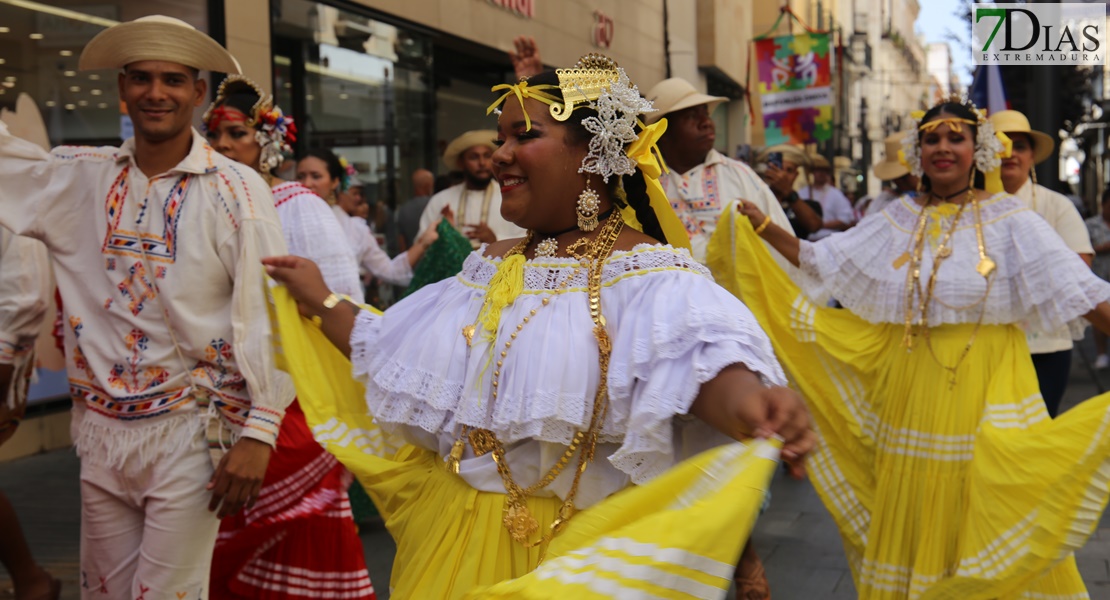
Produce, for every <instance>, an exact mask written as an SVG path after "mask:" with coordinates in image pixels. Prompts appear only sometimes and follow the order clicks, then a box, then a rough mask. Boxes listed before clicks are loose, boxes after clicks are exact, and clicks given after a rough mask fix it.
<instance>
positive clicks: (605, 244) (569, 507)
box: [447, 212, 624, 548]
mask: <svg viewBox="0 0 1110 600" xmlns="http://www.w3.org/2000/svg"><path fill="white" fill-rule="evenodd" d="M623 228H624V220H623V219H621V217H620V213H616V212H615V213H613V215H612V216H611V217H610V218H609V219H607V220H606V222H605V226H604V227H602V229H601V231H600V232H598V235H597V237H596V238H594V240H593V241H592V242H591V241H589V240H588V239H587V238H585V237H583V238H581V239H579V240H578V241H576V242H575V243H573V244H571V245H570V246H569V247H568V248H567V252H568V253H569V254H570V255H571V256H573V257H574V258H577V259H578V260H579V265H578V267H576V268H575V269H574V271H573V272H571V274H570V275H568V276H567V277H566V279H564V280H563V282H562V283H561V284H560V285H559V288H558V289H562V288H563V287H565V286H566V285H567V284H568V282H569V281H571V280H572V279H573V278H574V277H575V275H576V274H577V273H578V272H579V271H580V270H581V269H582V268H583V267H584V268H586V269H587V293H588V296H589V307H590V317H591V319H593V321H594V330H593V333H594V337H595V338H597V342H598V363H599V365H600V367H601V377H600V381H599V383H598V387H597V392H596V394H595V395H594V404H593V410H592V413H591V415H590V424H589V426H588V427H587V429H586V430H585V431H578V432H575V434H574V437H573V438H572V439H571V442H570V444H569V445H568V446H567V449H566V450H565V451H564V452H563V454H562V456H560V457H559V460H558V461H556V463H555V465H554V466H552V467H551V469H549V470H548V472H547V473H546V474H545V475H544V476H543V477H541V478H540V480H539V481H537V482H536V483H534V484H532V485H530V486H528V487H522V486H521V485H520V484H518V483H517V482H516V481H515V480H514V479H513V476H512V471H511V470H510V468H509V463H508V461H507V460H505V446H504V444H502V443H501V440H499V439H497V435H496V434H494V433H493V432H492V431H490V430H488V429H479V428H471V427H469V426H466V425H464V426H463V427H462V430H461V432H460V434H459V437H458V438H456V440H455V443H454V444H453V445H452V447H451V452H450V455H449V456H448V459H447V468H448V469H449V470H451V471H452V472H454V473H456V474H457V473H458V472H459V462H460V461H461V460H462V455H463V450H464V448H465V445H466V443H467V442H469V443H470V447H471V449H472V450H473V451H474V455H475V456H483V455H485V454H490V455H491V457H492V458H493V461H494V464H495V465H496V466H497V473H498V475H500V476H501V481H502V483H503V484H504V485H505V508H504V515H503V517H502V523H503V524H504V525H505V528H506V529H507V530H508V531H509V535H510V536H511V537H512V538H513V540H514V541H515V542H517V543H519V544H522V545H523V546H524V547H526V548H532V547H535V546H540V545H542V544H545V543H547V542H549V541H550V540H551V539H552V538H553V537H554V536H555V535H556V534H558V533H559V532H560V531H562V529H563V527H565V525H566V523H567V521H569V520H570V518H571V517H572V516H573V515H574V512H575V507H574V499H575V497H576V496H577V495H578V486H579V483H580V482H581V478H582V474H583V473H585V471H586V467H587V466H589V464H590V462H592V461H593V458H594V453H595V451H596V448H597V440H598V438H599V436H600V433H601V426H602V424H603V423H604V421H605V417H606V415H607V413H608V409H609V389H608V375H609V357H610V354H611V352H612V348H613V346H612V342H611V341H610V339H609V334H608V332H607V331H606V330H605V317H604V316H603V315H602V314H601V275H602V269H603V267H604V265H605V259H606V258H607V257H608V256H609V254H610V253H611V252H612V250H613V245H614V244H615V243H616V241H617V237H619V236H620V232H621V230H622V229H623ZM531 237H532V236H531V235H529V236H527V237H526V238H525V239H524V240H522V241H521V242H520V243H518V244H517V245H516V246H514V247H513V248H512V249H511V250H510V251H509V252H508V253H507V254H506V255H505V258H508V257H509V256H512V255H513V254H521V253H523V252H524V249H525V248H527V246H528V243H529V241H530V240H531ZM583 247H584V249H583ZM549 300H550V298H544V299H543V302H542V306H547V304H548V303H549ZM536 310H537V309H532V310H531V311H529V313H528V315H527V316H525V317H524V319H523V320H522V322H521V323H520V324H518V325H517V326H516V330H515V331H513V332H512V333H511V334H509V339H507V340H506V341H505V344H504V347H503V348H502V350H501V353H500V356H499V357H498V360H497V363H496V368H495V369H494V372H493V378H492V380H491V382H490V383H491V386H492V396H493V399H494V400H496V399H497V393H498V390H497V388H498V386H499V384H500V380H501V368H502V366H503V365H504V360H505V357H506V356H508V353H509V350H510V349H511V348H512V345H513V342H514V341H515V340H516V338H517V334H519V333H520V331H521V330H522V329H524V326H525V325H527V324H528V322H529V321H531V319H532V317H534V316H536ZM469 327H474V326H473V325H471V326H469ZM575 453H578V464H577V468H576V469H575V473H574V480H573V481H572V483H571V487H570V490H569V491H568V492H567V495H566V498H565V499H564V500H563V504H562V506H560V507H559V511H558V516H557V517H556V518H555V521H554V522H552V523H551V525H550V526H549V528H548V532H547V533H545V534H544V535H543V536H541V537H540V538H539V539H537V540H534V541H533V540H531V538H532V536H534V535H535V534H536V532H537V531H539V524H538V523H537V521H536V518H535V517H534V516H533V515H532V512H531V510H529V509H528V505H527V503H526V500H527V498H528V497H529V496H531V495H533V494H535V493H536V492H538V491H539V490H541V489H543V488H545V487H547V486H549V485H551V483H552V482H554V481H555V479H556V478H558V477H559V475H560V474H561V473H562V472H563V470H564V469H565V468H566V466H567V465H568V464H569V463H570V459H571V458H572V457H573V456H574V455H575Z"/></svg>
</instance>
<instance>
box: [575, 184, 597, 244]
mask: <svg viewBox="0 0 1110 600" xmlns="http://www.w3.org/2000/svg"><path fill="white" fill-rule="evenodd" d="M600 208H601V202H600V201H599V196H598V195H597V192H595V191H593V189H592V188H590V177H589V175H587V176H586V189H584V190H582V193H581V194H578V228H579V229H581V230H582V231H593V230H595V229H597V214H598V211H599V209H600Z"/></svg>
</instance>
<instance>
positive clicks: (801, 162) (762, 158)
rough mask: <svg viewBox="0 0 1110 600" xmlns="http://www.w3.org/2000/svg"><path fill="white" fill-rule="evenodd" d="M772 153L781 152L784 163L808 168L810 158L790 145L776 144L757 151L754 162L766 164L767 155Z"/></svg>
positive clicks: (826, 162) (799, 149)
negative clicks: (787, 162)
mask: <svg viewBox="0 0 1110 600" xmlns="http://www.w3.org/2000/svg"><path fill="white" fill-rule="evenodd" d="M772 152H781V153H782V159H783V160H784V161H789V162H792V163H794V164H795V165H798V166H799V167H805V168H807V169H808V168H809V166H810V157H809V156H808V155H807V154H806V153H805V152H803V151H802V149H801V148H799V147H797V146H793V145H791V144H777V145H774V146H769V147H767V148H764V149H763V150H760V151H759V154H758V155H757V156H756V159H755V161H756V162H757V163H763V162H767V155H769V154H770V153H772ZM825 164H828V161H825Z"/></svg>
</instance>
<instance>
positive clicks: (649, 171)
mask: <svg viewBox="0 0 1110 600" xmlns="http://www.w3.org/2000/svg"><path fill="white" fill-rule="evenodd" d="M641 125H643V124H642V123H641ZM666 131H667V120H666V119H660V120H659V121H658V122H656V123H655V124H653V125H649V126H644V127H643V130H642V131H640V135H639V136H638V137H637V138H636V141H634V142H632V143H631V144H629V145H628V157H629V158H631V159H632V160H634V161H636V165H637V166H638V167H640V171H641V172H643V174H644V183H646V184H647V194H648V199H649V200H650V201H651V209H652V211H654V212H655V218H656V219H658V220H659V227H660V228H661V229H662V230H663V236H664V237H666V238H667V239H666V240H664V241H666V242H667V243H668V244H670V245H672V246H674V247H675V248H687V249H689V248H690V234H688V233H686V226H685V225H683V224H682V221H681V220H680V219H679V218H678V215H677V214H675V212H674V208H673V207H672V206H671V201H670V200H668V199H667V193H666V192H665V191H663V186H662V185H660V183H659V176H660V175H662V174H663V173H666V172H667V164H666V163H665V162H663V153H662V152H660V150H659V146H658V143H659V138H661V137H662V136H663V133H664V132H666ZM621 214H622V215H623V216H624V217H625V221H626V222H628V224H630V225H632V226H633V227H635V228H636V229H638V230H640V231H643V226H641V225H640V222H639V220H638V219H636V218H635V211H634V210H632V209H631V208H625V209H624V210H622V211H621ZM629 216H631V217H632V218H629Z"/></svg>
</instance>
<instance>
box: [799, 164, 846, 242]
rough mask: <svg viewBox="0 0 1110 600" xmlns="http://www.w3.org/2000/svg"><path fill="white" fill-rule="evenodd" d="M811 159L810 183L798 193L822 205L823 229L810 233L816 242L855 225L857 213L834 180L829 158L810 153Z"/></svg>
mask: <svg viewBox="0 0 1110 600" xmlns="http://www.w3.org/2000/svg"><path fill="white" fill-rule="evenodd" d="M809 160H810V169H809V171H810V183H809V185H807V186H805V187H803V188H802V189H800V190H798V194H799V195H800V196H801V197H803V198H809V199H810V200H816V201H817V203H818V204H820V205H821V218H822V220H823V223H822V224H821V229H819V230H817V231H816V232H814V233H811V234H809V239H810V241H814V242H815V241H817V240H820V239H823V238H827V237H829V236H830V235H832V234H834V233H837V232H839V231H844V230H846V229H848V228H849V227H851V226H852V225H854V224H855V222H856V213H855V212H854V211H853V210H852V202H851V201H850V200H848V197H847V196H845V195H844V192H842V191H840V189H839V188H837V187H836V184H835V183H834V182H833V177H832V165H830V164H829V159H827V158H825V157H824V156H821V155H820V154H810V155H809Z"/></svg>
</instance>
